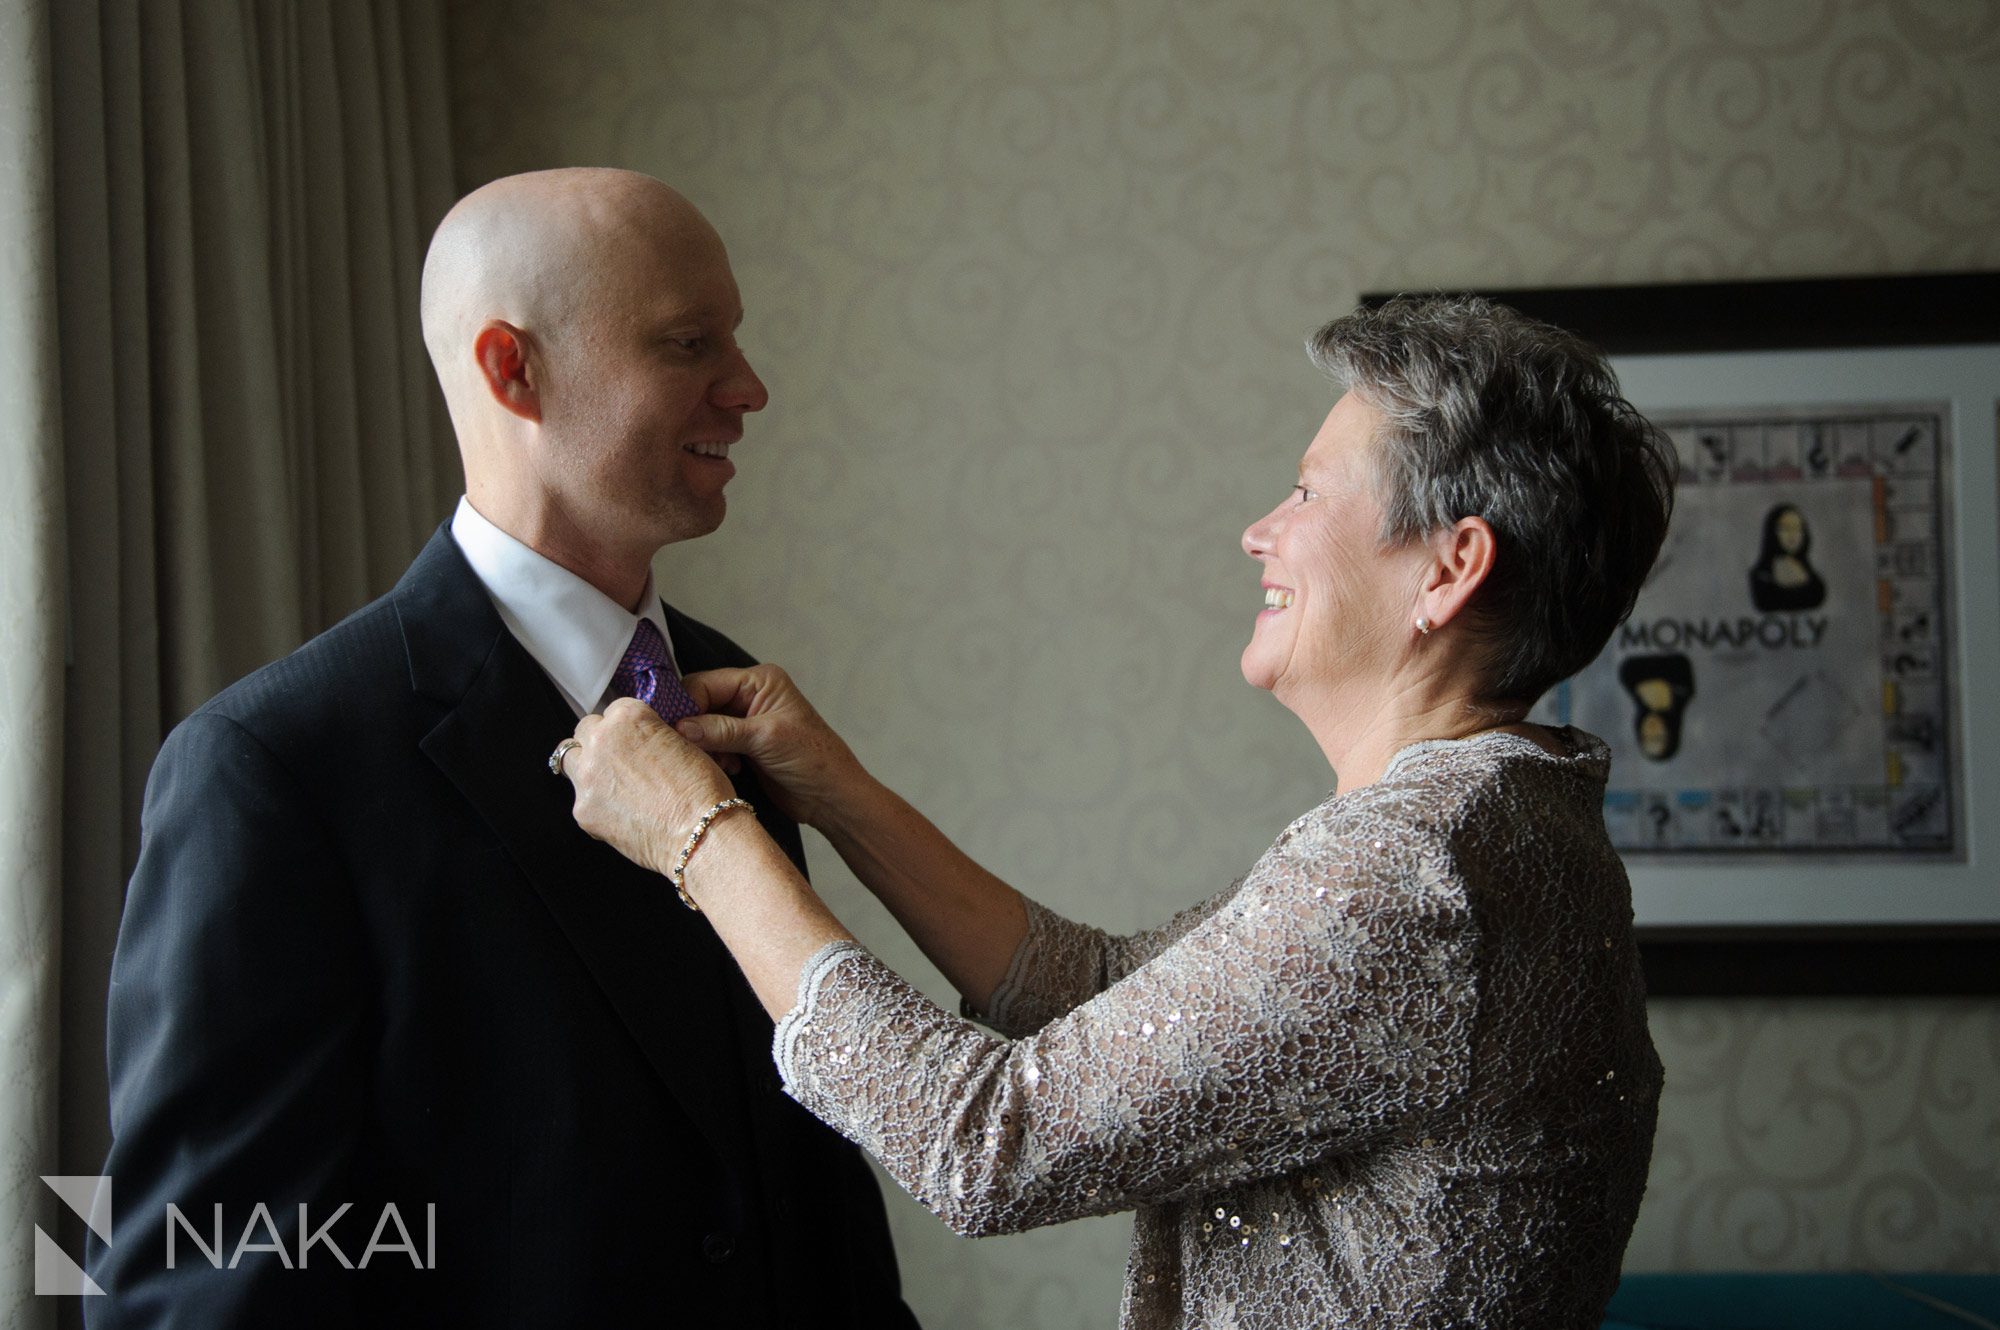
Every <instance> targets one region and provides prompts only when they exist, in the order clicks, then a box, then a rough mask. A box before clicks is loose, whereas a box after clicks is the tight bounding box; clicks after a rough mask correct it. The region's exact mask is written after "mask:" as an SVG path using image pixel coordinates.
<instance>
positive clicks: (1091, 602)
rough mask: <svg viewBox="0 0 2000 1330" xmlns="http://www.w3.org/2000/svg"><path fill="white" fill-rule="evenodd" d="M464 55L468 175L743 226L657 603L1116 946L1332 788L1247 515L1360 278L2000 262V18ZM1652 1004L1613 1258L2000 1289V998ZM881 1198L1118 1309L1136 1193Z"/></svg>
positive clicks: (1761, 10)
mask: <svg viewBox="0 0 2000 1330" xmlns="http://www.w3.org/2000/svg"><path fill="white" fill-rule="evenodd" d="M453 37H454V44H455V47H456V57H455V64H454V71H453V73H454V81H455V88H454V111H455V118H456V137H457V146H458V152H459V160H460V162H461V165H462V169H463V170H464V172H465V182H466V183H467V184H472V183H477V182H478V181H480V180H483V179H486V178H488V177H490V176H493V175H497V174H501V173H505V172H508V171H514V170H521V169H527V168H531V167H537V166H547V165H556V164H564V163H579V162H583V163H588V162H597V163H610V164H617V165H625V166H631V167H636V168H638V169H641V170H646V171H650V172H653V173H654V174H657V175H659V176H661V177H663V178H664V179H666V180H669V181H671V182H673V183H674V184H676V185H677V186H679V187H680V188H681V189H682V190H683V191H684V192H686V193H687V194H688V195H690V196H691V197H692V198H694V199H695V200H696V201H697V202H698V203H699V204H701V205H702V207H703V208H704V209H705V210H706V211H707V212H708V213H709V215H710V216H711V217H712V218H713V219H714V220H715V222H716V224H717V226H718V227H719V229H720V230H721V231H722V233H723V235H724V237H725V238H726V239H727V240H728V242H729V244H730V247H731V251H732V255H733V257H734V260H735V264H736V269H737V275H738V277H739V279H740V282H741V284H742V287H743V289H744V292H745V296H746V300H747V302H748V307H749V316H748V321H747V323H746V325H745V331H744V336H745V340H746V345H747V346H748V348H749V350H750V353H751V355H752V357H753V359H754V360H755V361H756V363H757V364H758V366H759V368H760V370H761V371H762V372H763V374H764V376H765V378H766V379H767V381H768V382H769V383H770V386H771V390H772V405H771V407H770V409H769V411H768V412H766V413H765V415H764V416H763V417H761V418H758V419H756V420H753V421H752V422H751V427H750V433H749V437H748V438H747V439H746V441H745V442H744V444H743V445H741V447H740V449H739V451H738V459H739V465H740V466H741V468H742V475H741V476H740V477H739V479H738V480H737V481H736V482H735V483H734V485H733V486H732V516H731V518H730V521H729V523H728V524H727V525H726V526H725V527H724V529H723V530H722V531H721V532H720V533H718V534H717V535H716V536H713V537H710V538H708V539H706V540H703V541H700V542H697V543H695V544H693V545H691V546H688V547H685V548H680V549H675V550H671V551H669V552H668V554H667V555H666V556H665V557H664V558H663V560H662V564H661V575H662V585H663V586H664V587H665V588H666V589H667V591H668V594H669V595H670V596H671V597H673V598H675V599H676V600H678V601H679V602H681V603H683V604H684V605H686V606H687V607H688V608H690V609H692V610H694V611H695V612H697V613H699V614H702V615H704V616H706V617H709V618H711V619H713V620H714V621H715V622H717V623H719V624H721V625H723V626H724V627H726V628H727V629H728V630H729V631H730V632H732V633H733V634H735V635H737V636H738V637H739V638H740V639H741V640H743V641H744V642H745V643H746V644H747V645H749V646H750V647H751V648H752V649H753V650H756V651H758V652H760V653H761V654H763V655H765V656H766V657H767V658H770V659H774V660H777V661H780V662H782V663H785V664H787V665H788V666H790V667H792V669H793V670H794V672H795V673H796V674H797V675H798V676H799V678H800V679H801V681H802V682H803V683H804V685H805V686H806V688H807V690H808V692H809V693H810V694H812V695H813V696H814V697H815V698H816V699H817V700H818V701H819V702H820V703H821V705H822V707H823V709H824V710H825V711H826V712H827V713H828V714H829V715H830V716H831V717H832V718H833V719H834V721H835V722H836V724H838V725H840V726H841V727H842V728H843V730H845V731H846V732H847V733H848V734H849V735H850V736H851V737H852V738H853V740H854V742H855V744H856V747H857V748H858V749H859V750H860V751H861V752H862V753H863V755H864V757H866V758H868V759H869V760H870V761H871V764H872V765H873V766H875V767H876V768H877V769H878V770H879V771H880V772H881V773H882V774H883V775H884V776H885V777H887V778H888V779H889V780H890V781H891V783H892V784H895V785H897V786H898V787H899V788H902V789H903V790H904V791H905V792H907V793H909V794H911V795H912V796H913V797H914V798H915V799H916V800H917V802H918V803H919V804H920V805H922V806H923V807H924V808H925V809H926V811H928V812H930V813H931V814H932V816H933V817H934V818H935V819H936V820H937V821H938V822H939V823H940V824H941V825H943V826H944V827H945V828H946V829H947V830H948V831H950V832H952V833H953V834H954V835H956V836H957V837H959V838H960V839H961V841H962V843H964V844H965V845H966V846H967V848H968V849H970V850H971V851H973V852H974V853H975V854H977V855H978V856H980V857H981V858H982V859H983V860H984V861H985V862H986V863H988V864H989V865H990V866H992V867H993V868H994V869H996V871H999V872H1000V873H1002V875H1004V876H1006V877H1008V878H1009V879H1010V880H1011V881H1014V882H1016V883H1017V884H1019V885H1021V886H1022V887H1023V888H1024V889H1026V890H1028V891H1030V892H1031V893H1032V894H1036V895H1038V896H1039V897H1040V898H1042V899H1044V900H1046V901H1048V902H1049V903H1050V904H1052V905H1054V906H1056V907H1057V908H1059V909H1062V910H1064V911H1066V912H1069V913H1073V914H1076V915H1079V916H1081V917H1084V918H1087V919H1090V920H1091V921H1093V922H1098V923H1102V924H1105V925H1108V926H1111V927H1130V926H1135V925H1137V924H1139V923H1142V922H1147V921H1151V920H1155V919H1158V918H1161V917H1163V916H1164V915H1165V914H1166V913H1167V912H1168V911H1169V910H1170V909H1171V908H1173V907H1175V906H1178V905H1180V904H1184V903H1186V902H1188V901H1191V900H1194V899H1197V898H1198V897H1200V896H1202V895H1204V894H1206V893H1208V892H1210V891H1212V890H1215V889H1216V888H1218V887H1220V886H1221V885H1223V884H1225V883H1226V882H1228V881H1229V880H1230V879H1231V878H1232V877H1233V876H1234V875H1235V874H1236V873H1238V872H1240V871H1241V870H1242V869H1243V868H1244V867H1245V866H1247V865H1248V864H1249V862H1250V861H1251V859H1252V858H1253V857H1254V856H1255V855H1256V853H1257V852H1258V851H1259V850H1260V849H1261V848H1262V847H1263V845H1264V843H1265V842H1266V841H1267V840H1268V839H1269V837H1270V836H1272V835H1273V834H1275V833H1276V831H1277V830H1278V829H1279V828H1280V827H1282V826H1283V825H1284V823H1285V822H1286V821H1287V820H1288V819H1289V818H1290V817H1291V816H1292V815H1293V814H1295V813H1296V812H1298V811H1299V810H1301V809H1302V808H1304V807H1306V806H1307V805H1309V804H1310V803H1311V802H1313V801H1315V800H1316V799H1317V798H1318V797H1319V796H1320V795H1321V794H1322V793H1323V791H1324V787H1325V786H1326V785H1327V784H1329V783H1330V782H1329V777H1328V774H1327V772H1326V770H1325V768H1324V765H1323V763H1322V762H1321V761H1320V759H1319V756H1318V753H1317V750H1316V749H1314V748H1313V746H1312V744H1311V742H1310V741H1309V739H1308V738H1307V737H1306V736H1305V734H1304V733H1303V731H1302V730H1301V729H1300V728H1299V727H1298V726H1297V725H1296V723H1295V722H1294V721H1293V720H1292V719H1291V717H1290V716H1289V715H1287V714H1286V713H1284V712H1283V711H1282V710H1281V709H1280V708H1278V707H1277V706H1276V705H1275V704H1273V703H1272V702H1271V701H1270V699H1268V698H1267V697H1264V696H1262V695H1260V694H1256V693H1253V692H1251V691H1250V690H1249V689H1247V688H1246V687H1245V686H1244V685H1243V683H1242V682H1241V680H1240V678H1239V677H1238V675H1237V671H1236V656H1237V653H1238V652H1239V651H1240V649H1241V647H1242V644H1243V642H1244V640H1245V639H1246V637H1247V635H1248V631H1249V626H1250V618H1251V616H1252V615H1253V614H1254V612H1255V610H1256V609H1257V608H1258V606H1259V605H1260V604H1261V598H1260V596H1259V593H1258V589H1257V576H1256V572H1255V567H1254V565H1252V564H1251V563H1250V561H1249V560H1247V559H1246V558H1244V557H1243V556H1242V554H1241V553H1240V552H1238V550H1237V549H1236V540H1237V537H1238V535H1239V533H1240V532H1241V530H1242V528H1243V527H1244V525H1245V524H1247V523H1248V522H1249V521H1250V520H1251V519H1253V518H1254V517H1256V516H1258V515H1259V514H1261V513H1262V512H1263V511H1265V509H1267V508H1268V507H1269V506H1270V505H1271V504H1272V503H1274V502H1276V501H1277V500H1278V499H1279V498H1280V497H1281V496H1282V494H1283V493H1284V491H1285V488H1286V486H1287V485H1288V484H1289V482H1290V479H1291V471H1292V468H1293V466H1294V464H1295V462H1296V459H1297V456H1298V454H1299V453H1300V452H1301V451H1302V450H1303V448H1304V445H1305V442H1306V441H1307V439H1308V438H1309V437H1310V436H1311V434H1312V432H1313V430H1314V428H1315V427H1316V426H1317V424H1318V420H1319V418H1320V416H1321V415H1322V414H1323V413H1324V411H1325V409H1326V406H1327V404H1328V402H1329V399H1330V393H1329V391H1328V389H1327V387H1326V386H1325V385H1324V384H1323V383H1321V382H1320V381H1319V380H1318V379H1317V378H1316V377H1315V375H1314V374H1313V372H1312V371H1311V370H1310V369H1309V368H1308V367H1307V365H1306V364H1305V361H1304V358H1303V356H1302V355H1301V354H1300V351H1299V346H1300V340H1301V338H1302V337H1303V336H1304V335H1305V334H1306V333H1308V332H1309V331H1310V330H1311V329H1312V328H1313V327H1314V326H1316V325H1317V324H1318V323H1319V322H1320V321H1322V320H1324V319H1325V318H1327V317H1329V316H1330V315H1332V314H1334V313H1337V312H1339V311H1341V310H1343V309H1344V308H1346V307H1348V306H1349V305H1350V304H1351V302H1352V301H1353V299H1354V297H1355V295H1356V293H1357V292H1359V291H1361V290H1364V289H1380V288H1397V287H1426V286H1434V285H1450V284H1475V285H1484V286H1493V285H1508V284H1557V283H1589V282H1628V281H1649V280H1700V279H1714V278H1737V277H1775V276H1791V275H1813V274H1847V273H1855V274H1858V273H1877V272H1904V271H1921V270H1927V269H1929V270H1935V269H1948V268H1973V267H1989V268H1990V267H1994V266H2000V8H1996V7H1995V6H1993V5H1992V4H1990V3H1985V2H1984V0H1877V2H1876V3H1834V2H1832V0H1824V2H1817V3H1816V2H1814V0H1792V2H1790V3H1786V4H1782V5H1775V4H1753V3H1745V2H1743V0H1708V2H1707V3H1691V2H1689V0H1561V2H1557V0H1512V2H1511V3H1493V2H1492V0H1394V2H1391V0H1348V2H1346V3H1340V4H1327V3H1322V2H1321V0H1278V2H1274V3H1261V4H1254V5H1253V4H1247V3H1245V4H1202V5H1190V4H1172V3H1167V0H1032V2H1026V0H1017V2H1015V3H1007V4H992V3H986V2H985V0H923V2H921V3H918V2H916V0H908V2H905V3H896V2H894V0H854V2H853V3H847V4H841V5H825V4H813V3H807V2H806V0H790V2H785V0H682V2H681V3H677V4H674V5H672V6H661V5H657V4H654V3H650V2H648V0H569V2H568V3H564V4H562V5H544V4H539V3H530V2H529V0H457V3H455V5H454V10H453ZM1986 700H1987V701H1988V702H1992V701H1996V700H2000V699H1991V698H1989V699H1986ZM815 863H816V865H817V875H818V878H819V880H820V882H821V884H822V886H823V887H824V888H825V889H826V891H827V892H828V894H829V896H830V897H831V898H832V899H833V901H834V903H835V906H836V908H837V909H838V910H840V912H841V913H842V915H843V917H845V918H847V919H849V921H850V922H851V923H852V924H854V925H855V926H856V927H857V929H858V930H859V931H860V932H862V934H863V936H864V938H865V939H866V940H867V941H869V942H870V943H871V944H872V945H874V946H875V947H876V949H877V950H878V951H880V952H882V953H883V954H884V955H885V956H886V957H887V958H888V959H889V960H890V961H891V962H892V963H894V964H896V965H898V966H899V967H900V968H902V969H904V970H905V972H906V973H910V974H912V975H913V976H916V977H917V978H918V979H919V980H920V982H924V983H925V984H927V986H928V987H929V990H930V991H931V992H932V993H933V994H935V995H938V996H940V997H942V996H945V995H946V990H945V986H944V985H943V983H942V981H941V980H939V979H938V977H937V976H936V975H935V974H934V973H933V972H931V971H930V970H928V968H927V967H925V966H924V965H923V963H922V961H921V959H920V958H919V957H917V956H916V955H915V953H914V952H913V951H912V950H911V949H910V948H909V947H908V945H907V944H906V943H903V942H902V941H901V940H900V938H899V936H898V935H897V933H896V931H895V930H894V928H893V926H892V925H890V924H889V922H888V921H887V920H886V918H885V917H884V916H883V915H881V914H880V913H879V912H878V911H876V910H875V909H874V907H873V906H872V903H870V902H868V901H867V900H866V899H865V898H863V896H862V895H861V893H860V892H859V889H858V888H857V887H855V886H854V884H853V883H852V882H851V880H849V879H847V878H846V877H845V876H844V874H842V873H841V872H840V870H839V866H838V863H837V861H836V860H835V859H834V858H833V856H832V855H831V853H830V852H828V851H827V850H826V848H825V847H824V846H823V845H821V846H818V847H817V856H816V859H815ZM1655 1033H1656V1037H1657V1039H1658V1042H1659V1044H1660V1047H1661V1051H1662V1055H1663V1056H1664V1058H1665V1060H1666V1062H1667V1068H1668V1078H1669V1079H1668V1088H1667V1097H1666V1101H1665V1104H1664V1107H1663V1117H1662V1123H1661V1132H1660V1138H1659V1145H1658V1153H1657V1157H1656V1162H1655V1169H1654V1175H1653V1184H1652V1191H1651V1193H1650V1195H1649V1198H1648V1202H1647V1208H1646V1211H1645V1213H1644V1215H1643V1217H1642V1219H1641V1221H1640V1226H1639V1231H1638V1233H1637V1235H1636V1236H1635V1238H1634V1241H1633V1246H1632V1250H1631V1256H1630V1264H1631V1265H1632V1266H1633V1268H1639V1269H1666V1268H1762V1269H1821V1268H1847V1267H1876V1268H1902V1269H1914V1268H1939V1269H1955V1270H1993V1269H1996V1268H2000V1170H1996V1158H2000V1004H1995V1003H1993V1002H1990V1001H1981V1002H1963V1003H1947V1002H1814V1001H1801V1002H1781V1003H1774V1002H1736V1001H1701V1002H1665V1001H1662V1002H1658V1003H1656V1004H1655ZM892 1202H894V1204H893V1212H894V1218H895V1220H896V1223H897V1225H898V1237H899V1242H900V1243H901V1245H902V1250H903V1253H904V1259H905V1264H906V1268H907V1271H908V1276H909V1282H910V1284H911V1286H912V1290H913V1291H912V1298H913V1301H914V1302H915V1304H916V1305H917V1306H918V1309H919V1311H920V1312H921V1313H922V1314H923V1315H924V1316H925V1317H926V1319H927V1321H928V1322H929V1323H931V1324H935V1325H940V1326H945V1325H948V1326H962V1327H984V1326H994V1327H998V1326H1003V1325H1004V1326H1022V1325H1030V1326H1048V1327H1067V1326H1096V1325H1102V1324H1106V1323H1107V1322H1108V1320H1109V1319H1110V1315H1111V1309H1112V1307H1113V1306H1114V1305H1115V1302H1116V1289H1117V1278H1118V1269H1119V1265H1120V1262H1121V1260H1122V1254H1123V1246H1124V1225H1123V1224H1122V1223H1121V1222H1119V1221H1097V1222H1093V1223H1089V1224H1084V1225H1078V1226H1072V1227H1070V1228H1067V1229H1064V1230H1061V1231H1057V1232H1051V1233H1042V1234H1033V1235H1028V1236H1025V1237H1020V1238H1009V1239H1004V1240H999V1241H993V1242H987V1243H980V1244H970V1245H969V1244H965V1243H961V1242H958V1241H956V1240H954V1239H952V1238H950V1237H949V1236H948V1235H947V1234H946V1233H945V1232H944V1230H943V1229H942V1228H940V1227H939V1226H937V1225H936V1224H935V1223H934V1222H933V1221H931V1220H930V1219H929V1218H928V1217H927V1216H924V1215H923V1214H922V1213H921V1212H918V1211H916V1210H915V1209H914V1207H913V1206H911V1205H910V1204H909V1203H907V1202H906V1201H903V1200H901V1198H899V1197H892Z"/></svg>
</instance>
